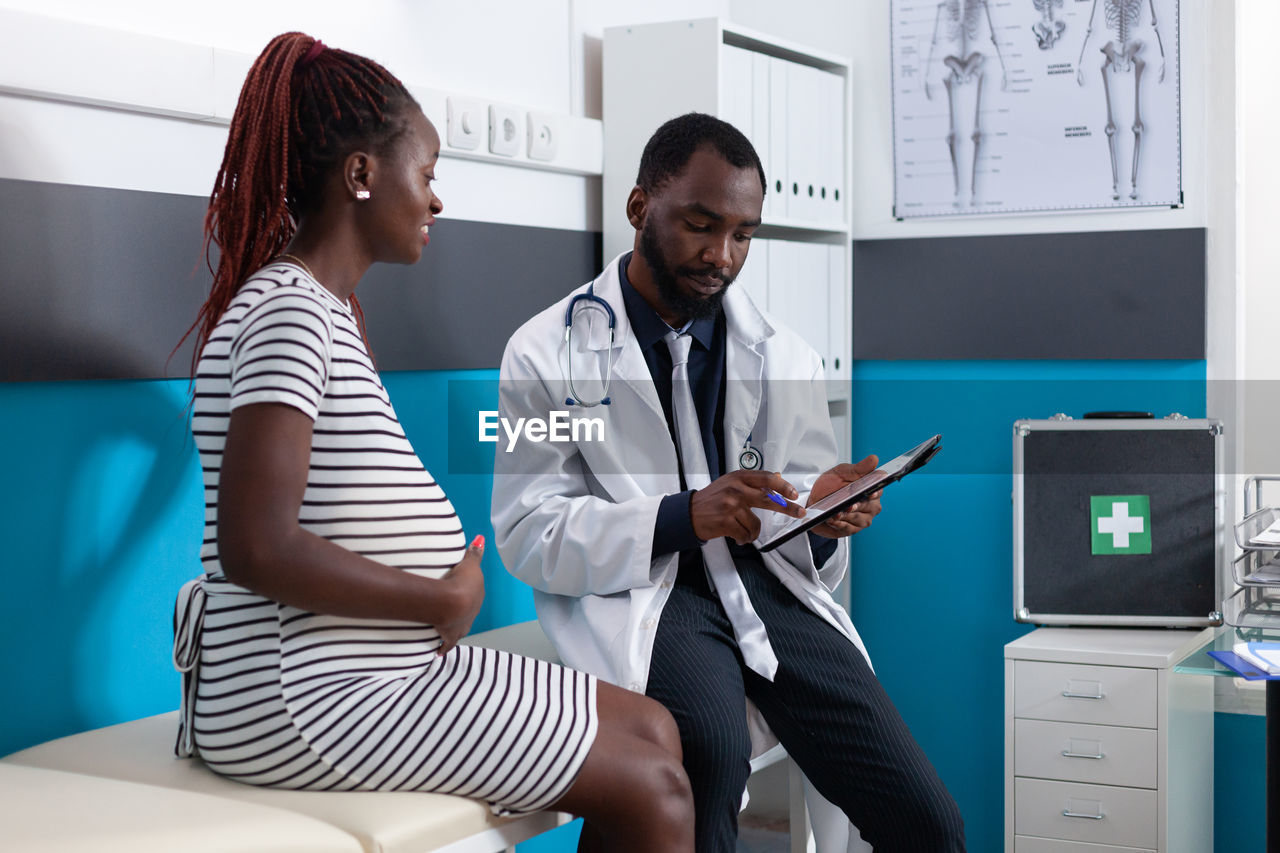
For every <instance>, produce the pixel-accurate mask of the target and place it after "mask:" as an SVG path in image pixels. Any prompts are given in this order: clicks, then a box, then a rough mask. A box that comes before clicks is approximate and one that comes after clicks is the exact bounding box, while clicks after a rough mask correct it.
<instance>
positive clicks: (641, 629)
mask: <svg viewBox="0 0 1280 853" xmlns="http://www.w3.org/2000/svg"><path fill="white" fill-rule="evenodd" d="M586 289H587V285H583V286H582V287H580V288H579V289H578V290H576V291H574V293H572V294H570V295H569V296H566V297H565V298H564V299H563V300H561V301H560V302H558V303H556V304H555V305H552V306H551V307H550V308H548V309H546V310H545V311H543V312H541V313H540V314H538V315H537V316H535V317H533V318H532V319H531V320H529V321H528V322H527V323H525V324H524V325H523V326H522V327H521V328H520V329H519V330H518V331H517V332H516V333H515V334H514V335H513V336H512V337H511V340H510V341H509V342H508V344H507V348H506V352H505V354H504V355H503V359H502V371H501V380H500V403H499V414H500V416H501V417H503V418H506V419H507V420H508V422H509V423H511V424H515V423H516V419H517V418H521V417H523V418H543V419H549V417H550V412H552V411H555V410H559V411H565V410H569V411H570V412H571V416H572V417H592V418H602V419H603V421H604V440H603V441H586V440H583V441H579V442H551V441H541V442H533V441H529V440H521V441H519V442H518V443H517V445H516V446H515V448H514V450H513V451H512V452H508V451H507V442H506V441H505V440H500V441H499V442H498V445H497V450H496V459H495V465H494V484H493V526H494V531H495V534H496V535H495V540H496V543H497V546H498V550H499V552H500V553H501V555H502V559H503V561H504V562H505V564H506V566H507V568H508V569H509V570H510V571H511V573H512V574H514V575H515V576H516V577H518V578H520V579H521V580H523V581H524V582H525V583H527V584H529V585H530V586H531V587H532V588H533V597H534V604H535V607H536V609H537V613H538V619H539V621H540V623H541V625H542V628H543V630H544V631H545V633H546V635H547V637H548V638H549V639H550V640H551V642H552V643H553V644H554V645H555V647H556V650H557V652H558V653H559V654H560V657H561V660H563V661H564V663H565V664H566V665H568V666H570V667H573V668H575V669H580V670H584V671H586V672H589V673H592V674H593V675H595V676H597V677H599V678H602V679H604V680H606V681H609V682H611V683H613V684H617V685H620V686H623V687H626V688H628V689H630V690H633V691H636V692H638V693H643V692H644V689H645V684H646V682H647V680H648V675H649V658H650V655H651V654H652V651H653V639H654V633H655V630H654V629H655V628H656V626H657V624H658V620H659V619H660V618H661V615H662V609H663V606H664V605H665V604H666V601H667V598H668V596H669V595H670V592H671V586H672V584H673V583H674V581H675V577H676V572H677V567H678V562H679V559H678V558H679V555H678V554H674V553H673V554H665V555H663V556H660V557H657V558H656V559H651V555H652V553H653V533H654V524H655V520H656V517H657V512H658V506H659V504H660V503H661V501H662V498H663V496H665V495H668V494H673V493H675V492H679V491H680V478H679V472H678V467H677V461H676V447H675V443H674V442H673V441H672V439H671V434H670V433H669V432H668V430H667V423H666V418H665V416H664V415H663V411H662V404H661V402H660V401H659V399H658V394H657V391H656V390H655V388H654V385H653V380H652V377H651V375H650V373H649V368H648V366H647V364H646V363H645V360H644V356H643V354H642V353H641V351H640V348H639V346H638V345H637V344H636V341H635V339H634V337H633V336H632V334H631V324H630V322H629V321H628V319H627V311H626V306H625V305H624V303H623V299H622V291H621V282H620V281H619V277H618V259H616V258H615V259H614V260H613V261H612V262H611V263H609V265H608V266H607V267H605V270H604V272H603V273H601V274H600V276H599V277H598V278H596V280H595V282H594V292H595V294H596V295H597V296H600V297H602V298H603V299H605V300H606V301H607V302H608V303H609V305H610V306H612V308H613V311H614V315H615V317H616V328H615V341H614V345H613V348H612V353H611V352H610V347H609V334H608V328H607V323H606V322H605V319H604V314H603V312H601V311H595V310H588V309H586V308H582V307H580V308H579V310H578V312H577V314H576V320H575V323H574V328H573V339H572V343H571V346H572V350H573V352H572V358H573V375H574V382H575V385H576V386H577V388H578V390H579V391H581V392H582V393H583V394H584V395H585V396H587V397H588V398H592V399H594V398H595V397H598V396H600V394H599V392H598V390H597V389H599V388H600V380H601V378H602V377H603V375H604V372H605V370H606V365H607V364H608V362H609V359H610V358H612V360H613V362H614V363H613V369H612V377H613V379H612V384H611V387H610V389H609V396H610V397H611V398H612V403H611V405H608V406H596V407H593V408H589V409H584V408H581V407H568V406H566V404H565V400H566V398H567V397H569V396H570V393H569V389H568V383H567V381H566V379H565V377H566V376H567V373H566V366H565V358H566V356H567V355H568V347H569V346H570V345H566V342H565V323H564V320H565V310H566V308H567V306H568V304H569V300H570V299H571V298H572V297H573V296H574V295H577V294H578V293H582V292H585V291H586ZM724 311H725V316H726V319H727V324H726V329H727V335H726V346H725V372H726V379H727V381H726V389H725V402H724V408H725V415H724V441H725V447H726V448H727V451H726V453H725V456H726V459H725V462H726V465H727V469H728V470H734V469H736V468H737V467H738V452H739V450H740V449H741V448H742V447H744V446H745V444H746V442H747V438H748V436H750V437H751V444H752V445H753V446H754V447H756V448H757V449H759V450H760V451H762V453H763V456H764V467H765V468H766V469H768V470H780V471H781V472H782V475H783V476H784V477H785V478H786V479H787V480H788V482H790V483H791V484H792V485H794V486H795V487H796V488H797V489H798V490H799V491H800V501H801V502H802V503H803V502H804V501H805V500H806V498H807V493H808V491H809V489H810V488H811V487H812V485H813V482H814V481H815V480H816V479H817V477H818V475H819V474H821V473H822V472H823V471H825V470H827V469H828V468H830V467H831V466H832V465H834V464H835V463H836V461H837V459H836V444H835V438H834V435H833V433H832V430H831V421H830V418H829V417H828V414H827V400H826V385H825V381H824V377H823V373H822V364H821V360H820V359H819V357H818V355H817V353H815V352H814V351H813V348H812V347H810V346H809V345H808V344H806V343H805V342H804V341H803V340H802V339H801V338H800V337H799V336H798V335H796V334H795V333H794V332H792V331H790V330H789V329H785V328H783V327H780V326H776V325H774V324H773V323H771V322H770V321H769V320H768V319H767V318H766V317H765V316H764V315H763V314H762V313H761V312H760V310H759V309H758V308H756V306H755V305H754V303H752V301H751V298H750V297H749V296H748V295H747V293H746V292H745V290H744V289H743V288H741V287H734V288H731V289H730V290H729V291H728V292H727V294H726V295H725V299H724ZM823 322H825V320H824V321H823ZM501 435H502V434H501V433H500V437H501ZM757 513H758V514H759V516H760V518H761V521H762V524H761V533H760V537H761V541H762V540H764V539H766V538H768V537H769V535H770V533H771V532H772V531H773V530H775V529H777V528H778V526H780V525H782V524H785V523H786V522H787V521H788V520H789V518H788V517H787V516H785V515H782V514H781V513H775V512H767V511H759V510H757ZM762 556H763V558H764V562H765V565H766V566H767V567H768V568H769V570H770V571H772V572H773V573H774V574H775V575H776V576H777V577H778V578H779V579H780V580H781V581H782V583H783V584H784V585H785V586H786V587H787V589H789V590H790V591H791V592H792V593H793V594H794V595H795V596H796V598H798V599H799V600H800V601H801V602H803V603H804V604H805V606H806V607H808V608H809V609H810V610H811V611H813V612H814V613H815V614H817V615H818V616H819V617H820V618H822V619H823V620H824V621H826V622H828V623H830V624H831V625H832V626H834V627H835V628H836V630H838V631H839V632H840V633H841V634H843V635H844V636H845V637H847V638H848V639H849V641H850V642H851V643H853V644H854V645H856V646H857V647H858V649H859V650H860V651H861V652H862V654H863V655H864V656H865V655H866V650H865V648H864V647H863V645H862V640H861V639H860V638H859V637H858V633H857V631H856V630H855V629H854V627H853V624H852V623H851V622H850V620H849V616H848V614H847V613H846V612H845V610H844V609H843V608H842V607H840V606H839V605H837V604H836V603H835V601H834V600H833V599H832V597H831V590H833V589H835V587H836V585H837V584H838V583H839V582H840V580H841V578H843V577H844V573H845V570H846V567H847V565H848V544H847V541H846V540H843V539H841V540H839V544H838V547H837V549H836V551H835V553H834V554H833V555H832V556H831V557H830V558H829V559H828V560H827V561H826V563H825V564H824V565H823V566H822V567H821V568H816V567H815V566H814V562H813V554H812V552H811V551H810V547H809V537H807V536H799V537H796V538H795V539H792V540H791V541H790V542H789V543H787V544H786V545H783V546H782V547H780V548H778V549H777V550H774V551H771V552H769V553H766V554H763V555H762ZM748 711H749V718H750V723H751V732H752V747H753V754H759V753H761V752H763V751H764V750H765V749H767V748H769V747H770V746H771V745H772V744H773V743H775V742H776V741H775V740H773V738H772V734H771V733H770V732H769V731H768V728H767V726H765V724H764V723H763V720H761V719H760V718H759V715H758V713H757V712H756V711H755V709H754V708H750V707H749V709H748ZM807 793H810V792H807ZM813 793H816V792H813ZM806 799H807V800H809V802H810V807H811V809H814V806H817V807H818V808H817V809H816V810H814V815H813V823H814V825H815V828H816V827H818V826H819V824H821V825H824V826H830V825H832V824H833V823H838V822H839V821H833V820H832V817H833V816H832V815H830V814H826V815H823V814H821V813H820V812H821V808H822V805H821V804H820V803H815V801H814V798H812V797H808V796H807V797H806ZM823 802H825V801H823ZM827 808H828V809H834V807H833V806H830V805H829V804H827ZM843 823H844V825H845V827H847V826H848V824H847V821H844V822H843ZM854 835H855V837H856V833H855V834H854ZM836 843H837V844H838V847H839V849H844V846H845V844H844V843H843V842H836ZM823 848H825V849H836V846H828V845H827V844H821V842H820V849H823ZM859 849H862V848H859Z"/></svg>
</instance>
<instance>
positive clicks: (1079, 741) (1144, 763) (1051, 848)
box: [1004, 628, 1213, 853]
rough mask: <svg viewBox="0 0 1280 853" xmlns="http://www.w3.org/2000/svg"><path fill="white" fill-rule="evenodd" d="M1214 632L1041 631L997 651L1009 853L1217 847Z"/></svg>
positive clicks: (1178, 851)
mask: <svg viewBox="0 0 1280 853" xmlns="http://www.w3.org/2000/svg"><path fill="white" fill-rule="evenodd" d="M1209 635H1210V632H1209V631H1208V630H1206V631H1182V630H1137V629H1102V628H1040V629H1038V630H1035V631H1032V632H1031V633H1030V634H1027V635H1026V636H1025V637H1022V638H1020V639H1018V640H1015V641H1013V642H1012V643H1009V644H1008V645H1007V646H1005V651H1004V657H1005V664H1004V672H1005V853H1141V851H1158V853H1204V851H1208V850H1212V849H1213V685H1212V681H1213V679H1210V678H1203V677H1199V676H1195V675H1181V674H1175V673H1174V672H1173V666H1174V664H1176V663H1177V662H1178V661H1179V660H1181V659H1182V658H1183V657H1185V656H1186V655H1187V654H1189V653H1190V652H1192V651H1194V650H1195V649H1196V648H1198V647H1199V646H1201V645H1203V644H1204V643H1205V642H1206V641H1207V640H1208V639H1209Z"/></svg>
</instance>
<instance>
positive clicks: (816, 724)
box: [647, 557, 964, 853]
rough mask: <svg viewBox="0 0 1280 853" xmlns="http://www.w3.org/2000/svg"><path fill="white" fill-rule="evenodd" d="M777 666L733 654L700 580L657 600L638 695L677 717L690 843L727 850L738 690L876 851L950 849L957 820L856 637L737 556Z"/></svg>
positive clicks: (742, 724) (741, 782) (740, 731)
mask: <svg viewBox="0 0 1280 853" xmlns="http://www.w3.org/2000/svg"><path fill="white" fill-rule="evenodd" d="M738 568H739V571H740V573H741V575H742V579H743V583H744V585H745V586H746V588H747V594H748V595H749V596H750V598H751V603H752V605H753V606H754V607H755V609H756V612H757V613H758V614H759V615H760V618H761V619H762V620H763V621H764V624H765V627H766V628H767V629H768V631H769V641H770V643H771V645H772V646H773V650H774V653H775V654H776V655H777V656H778V660H779V667H778V672H777V675H776V676H775V679H774V681H772V682H769V681H767V680H765V679H764V678H762V677H761V676H760V675H758V674H757V673H755V672H753V671H751V670H750V669H748V668H747V667H746V666H745V665H744V664H743V662H742V656H741V655H740V654H739V652H738V647H737V643H736V641H735V640H734V637H733V628H732V627H731V626H730V624H729V620H728V618H727V617H726V616H725V613H724V610H723V608H722V607H721V606H720V603H719V601H717V600H716V598H715V597H714V595H713V594H712V593H711V591H710V589H709V588H708V587H707V586H706V585H705V582H703V583H699V582H698V581H697V580H694V579H689V578H686V577H685V574H682V575H681V582H680V583H677V585H676V587H675V588H674V589H673V590H672V594H671V598H670V599H669V600H668V602H667V605H666V607H665V609H664V610H663V612H662V619H661V621H660V623H659V625H658V629H657V633H656V635H655V638H654V648H653V660H652V663H651V665H650V670H649V685H648V690H647V693H648V695H649V696H651V697H653V698H654V699H657V700H658V701H659V702H662V703H663V704H664V705H666V707H667V708H668V709H670V710H671V713H672V715H673V716H674V717H675V719H676V723H677V725H678V726H679V728H680V739H681V742H682V744H683V747H684V764H685V769H686V771H687V772H688V774H689V779H690V781H691V782H692V784H693V797H694V805H695V808H696V815H697V817H696V832H695V834H696V837H697V849H698V851H699V853H732V851H733V850H734V847H735V842H736V839H737V835H738V806H739V804H740V802H741V799H742V791H743V788H744V787H745V785H746V782H747V776H748V775H749V773H750V763H749V762H750V753H751V743H750V736H749V733H748V730H747V722H746V715H745V713H744V707H745V703H744V696H745V697H749V698H750V699H751V701H753V702H754V703H755V704H756V707H757V708H759V709H760V712H761V713H762V714H763V716H764V718H765V720H766V721H767V722H768V723H769V727H770V728H771V729H772V730H773V732H774V734H776V735H777V737H778V740H779V741H781V742H782V744H783V746H784V747H786V750H787V752H788V753H789V754H790V755H791V757H792V758H793V759H794V760H795V761H796V763H797V764H798V765H799V766H800V769H802V770H803V771H804V773H805V775H806V776H807V777H808V778H809V781H810V782H812V783H813V785H814V786H815V787H816V788H817V789H818V791H819V792H821V794H822V795H823V796H824V797H826V798H827V799H828V800H829V801H831V802H832V803H834V804H835V805H836V806H838V807H840V808H841V809H842V810H843V811H844V813H845V814H846V815H848V817H849V819H850V821H852V822H853V824H854V825H855V826H857V827H858V830H859V832H860V833H861V835H862V838H863V839H864V840H865V841H867V842H868V843H870V844H871V845H872V847H874V848H875V851H876V853H958V851H963V850H964V823H963V820H962V818H961V816H960V812H959V809H958V808H957V807H956V804H955V801H954V800H953V799H952V798H951V795H950V794H949V793H948V792H947V789H946V787H945V786H944V785H943V783H942V780H941V779H939V778H938V774H937V772H936V771H935V770H934V768H933V765H932V764H930V763H929V760H928V758H926V757H925V755H924V752H923V751H922V750H921V749H920V746H919V744H917V743H916V741H915V739H914V738H913V737H912V736H911V732H910V731H908V730H907V726H906V723H905V722H904V721H903V720H902V717H901V716H900V715H899V714H898V712H897V710H896V709H895V708H894V707H893V703H892V702H891V701H890V700H889V697H888V695H887V694H886V693H885V691H884V688H883V687H882V686H881V685H880V682H879V681H878V680H877V679H876V677H875V675H874V674H873V673H872V672H871V669H870V667H869V666H868V665H867V662H866V660H865V659H864V658H863V657H862V654H861V653H860V652H859V651H858V649H857V648H856V647H855V646H854V645H853V644H852V643H850V642H849V641H848V640H847V639H845V637H844V636H842V635H841V634H840V633H839V632H838V631H837V630H836V629H835V628H833V627H831V626H830V625H828V624H827V623H826V622H823V621H822V620H821V619H820V618H819V617H817V616H816V615H814V614H813V613H812V612H810V611H809V610H808V609H806V608H805V607H804V605H802V604H801V603H800V602H799V601H798V600H797V599H796V598H795V596H793V595H792V594H791V593H790V592H789V591H788V590H787V589H786V587H784V586H783V585H782V583H781V582H780V581H778V579H777V578H775V577H774V576H773V575H772V574H771V573H770V572H769V571H768V569H766V568H765V566H764V564H763V563H762V562H759V561H758V558H757V559H756V560H749V559H744V558H742V557H739V558H738Z"/></svg>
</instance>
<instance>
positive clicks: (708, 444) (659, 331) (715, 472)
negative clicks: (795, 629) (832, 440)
mask: <svg viewBox="0 0 1280 853" xmlns="http://www.w3.org/2000/svg"><path fill="white" fill-rule="evenodd" d="M631 255H632V253H631V252H628V253H627V254H625V255H623V256H622V258H621V259H620V260H619V261H618V279H619V281H620V282H621V285H622V301H623V304H624V305H625V306H626V309H627V320H628V321H629V322H630V324H631V332H632V334H633V335H635V338H636V343H637V344H638V345H639V346H640V352H641V354H642V355H644V360H645V364H647V365H648V366H649V374H650V375H651V376H652V377H653V385H654V388H655V389H656V390H657V392H658V399H659V400H660V401H661V402H662V411H663V414H665V415H666V417H667V430H668V431H669V432H670V433H671V439H672V441H674V442H675V444H676V447H679V446H680V440H679V438H678V437H677V436H676V432H675V421H674V419H673V417H672V409H671V369H672V364H671V351H670V350H669V349H668V348H667V343H666V341H665V340H664V339H665V337H666V336H667V335H668V334H670V333H671V332H672V331H678V330H673V329H672V328H671V327H670V326H668V325H667V323H666V321H665V320H663V319H662V318H661V317H659V316H658V312H657V311H655V310H653V307H652V306H651V305H649V303H648V302H646V301H645V299H644V297H643V296H641V295H640V293H639V292H638V291H637V290H636V289H635V287H634V286H633V285H632V284H631V281H630V279H628V278H627V264H628V263H629V262H630V261H631ZM687 331H688V332H689V334H691V335H692V336H693V344H692V346H691V347H690V348H689V365H688V371H689V385H690V392H691V393H692V395H693V405H694V408H695V409H697V412H698V426H699V427H700V428H701V432H702V446H703V448H704V450H705V451H706V454H707V470H708V473H709V474H710V476H711V479H712V480H715V479H716V478H717V477H719V476H720V475H722V474H723V473H724V472H725V469H726V467H727V466H726V465H725V462H724V460H725V447H724V389H725V335H726V331H725V319H724V312H719V313H717V314H716V316H715V317H714V318H708V319H702V320H695V321H693V322H692V323H691V324H690V325H689V327H688V330H687ZM735 452H736V451H735ZM680 485H681V486H683V485H685V480H684V471H683V470H681V472H680ZM692 497H693V490H692V489H686V490H685V491H682V492H677V493H676V494H674V495H667V496H666V497H664V498H663V499H662V503H661V504H660V505H659V507H658V518H657V522H656V523H655V525H654V531H653V556H654V557H660V556H662V555H664V554H670V553H672V552H674V551H679V552H680V572H679V575H678V577H677V582H678V583H682V584H689V585H693V586H698V587H705V586H706V573H705V571H704V570H703V565H702V551H701V545H702V540H700V539H699V538H698V537H697V534H695V533H694V532H693V519H692V517H691V515H690V511H689V502H690V499H691V498H692ZM809 537H810V543H809V544H810V546H811V547H812V548H813V555H814V560H815V563H816V564H817V565H819V566H821V565H822V564H823V563H825V562H826V561H827V559H828V558H829V557H830V556H831V554H832V553H834V552H835V548H836V542H835V540H834V539H827V538H826V537H824V536H817V535H815V534H812V533H811V534H809ZM729 550H730V552H731V553H732V554H733V557H734V560H735V562H738V561H741V560H743V559H746V560H749V561H751V562H755V563H762V562H763V561H762V560H761V558H760V552H759V551H757V550H756V549H755V546H753V545H738V544H736V543H734V542H730V543H729Z"/></svg>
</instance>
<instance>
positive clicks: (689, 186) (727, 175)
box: [639, 146, 764, 319]
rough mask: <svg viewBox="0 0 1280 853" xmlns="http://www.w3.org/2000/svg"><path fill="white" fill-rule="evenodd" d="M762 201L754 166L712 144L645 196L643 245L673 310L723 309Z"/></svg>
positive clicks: (686, 313)
mask: <svg viewBox="0 0 1280 853" xmlns="http://www.w3.org/2000/svg"><path fill="white" fill-rule="evenodd" d="M763 204H764V190H763V188H762V187H761V186H760V175H759V172H757V171H756V169H755V167H754V166H749V167H746V168H741V169H740V168H738V167H736V166H733V165H732V164H730V163H729V161H727V160H725V159H724V158H723V157H722V156H720V154H718V153H717V152H716V151H715V149H714V148H711V147H709V146H705V147H702V148H699V149H698V150H697V151H695V152H694V153H693V156H692V157H690V158H689V162H688V163H686V164H685V167H684V169H682V170H681V171H680V172H679V173H678V174H677V175H676V176H675V177H673V178H670V179H669V180H668V181H667V182H666V183H664V184H662V185H661V186H659V187H658V188H657V189H656V190H655V191H654V192H653V193H651V194H650V195H649V196H648V197H647V202H646V205H645V215H644V224H643V226H642V227H641V229H640V240H639V244H640V246H639V248H640V253H641V255H642V256H643V258H644V261H645V263H646V264H647V265H648V267H649V269H650V270H651V271H652V273H653V278H654V282H655V284H656V285H657V287H658V292H659V294H660V295H661V297H662V300H663V302H665V303H666V305H667V308H668V309H670V310H671V311H672V312H673V313H675V314H677V315H679V316H680V317H684V318H691V319H698V318H701V317H710V316H714V315H715V314H716V312H718V311H719V309H720V303H721V301H722V300H723V299H724V294H725V290H726V289H727V288H728V287H729V285H730V284H732V283H733V280H734V278H735V277H737V275H738V271H739V270H741V269H742V265H743V263H745V262H746V260H747V249H748V248H749V247H750V245H751V236H752V235H753V234H754V233H755V230H756V228H757V227H758V226H759V225H760V209H761V207H762V206H763Z"/></svg>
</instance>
